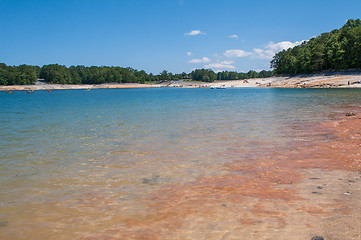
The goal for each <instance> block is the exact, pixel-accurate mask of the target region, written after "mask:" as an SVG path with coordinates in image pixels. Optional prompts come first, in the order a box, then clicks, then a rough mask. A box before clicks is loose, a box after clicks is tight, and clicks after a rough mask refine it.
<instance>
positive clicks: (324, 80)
mask: <svg viewBox="0 0 361 240" xmlns="http://www.w3.org/2000/svg"><path fill="white" fill-rule="evenodd" d="M149 87H151V88H157V87H176V88H202V87H203V88H243V87H275V88H359V87H361V73H360V72H335V73H324V74H310V75H297V76H292V77H289V76H287V77H270V78H254V79H247V80H230V81H216V82H213V83H206V82H189V81H165V82H162V83H157V84H138V83H104V84H93V85H92V84H78V85H75V84H47V83H44V82H42V81H38V82H37V83H36V84H35V85H14V86H0V91H21V90H56V89H98V88H149Z"/></svg>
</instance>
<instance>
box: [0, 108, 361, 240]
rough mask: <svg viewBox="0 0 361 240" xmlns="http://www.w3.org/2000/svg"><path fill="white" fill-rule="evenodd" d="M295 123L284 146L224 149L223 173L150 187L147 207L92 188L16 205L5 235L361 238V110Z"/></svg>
mask: <svg viewBox="0 0 361 240" xmlns="http://www.w3.org/2000/svg"><path fill="white" fill-rule="evenodd" d="M345 111H355V112H360V109H345ZM293 127H294V128H295V129H297V130H298V131H295V133H294V134H295V135H294V136H292V137H293V141H292V142H289V143H287V144H286V145H285V146H274V145H273V144H270V143H261V142H254V143H253V144H254V145H257V144H258V145H260V146H262V151H260V152H247V151H246V150H244V148H242V146H237V145H236V144H235V145H234V146H230V151H229V152H227V153H226V156H224V155H223V156H220V157H223V158H229V159H237V158H239V159H240V160H232V161H231V162H227V163H224V164H222V165H221V166H218V167H219V168H220V170H221V171H219V173H218V174H213V175H211V176H208V175H207V176H205V177H199V178H197V179H196V180H193V181H189V182H184V183H170V184H167V185H162V186H161V187H157V186H156V185H154V188H153V191H149V193H145V194H142V195H141V197H140V198H139V199H138V201H137V203H136V204H139V206H141V207H140V208H141V209H144V211H143V212H142V213H139V212H137V211H134V208H133V207H134V206H129V207H128V206H127V202H126V199H125V200H124V204H123V203H122V199H119V198H118V199H117V200H115V198H114V197H113V196H109V195H108V194H106V193H104V192H102V191H101V190H99V191H93V192H92V193H89V194H88V195H86V196H85V195H79V197H78V198H77V199H75V200H74V199H71V200H67V198H66V197H64V198H63V199H61V201H54V202H51V201H47V202H46V203H44V202H38V203H34V204H33V206H32V207H31V208H32V210H31V211H30V210H29V206H27V207H26V208H25V209H22V210H19V209H17V211H20V212H22V214H23V216H22V217H23V219H24V222H21V221H20V222H19V221H18V222H17V224H16V225H12V223H11V218H10V220H9V222H2V223H1V226H0V238H1V239H250V240H252V239H311V238H312V237H313V236H316V235H317V236H323V237H324V238H325V239H361V213H360V209H361V201H360V199H361V189H360V186H361V185H360V183H361V174H360V171H361V157H360V154H361V151H360V147H361V115H360V114H357V115H356V116H350V117H344V116H342V117H338V118H337V119H336V118H335V119H334V121H332V122H327V123H318V124H295V125H294V126H293ZM238 149H239V150H238ZM156 178H157V177H156V176H155V177H154V178H150V179H144V181H143V182H144V184H152V183H153V181H156ZM44 184H46V183H44ZM124 198H126V196H125V197H124ZM74 201H75V202H74ZM133 204H134V203H133ZM80 205H81V206H82V208H77V206H80ZM34 209H35V211H34ZM50 209H51V211H49V210H50ZM7 211H9V212H11V206H10V204H9V208H8V209H7ZM47 213H48V214H47ZM0 214H1V213H0ZM18 217H19V216H17V218H18ZM29 219H32V222H29Z"/></svg>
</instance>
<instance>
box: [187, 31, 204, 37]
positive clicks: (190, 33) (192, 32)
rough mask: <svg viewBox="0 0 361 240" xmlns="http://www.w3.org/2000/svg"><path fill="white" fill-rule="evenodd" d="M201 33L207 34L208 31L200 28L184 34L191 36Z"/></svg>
mask: <svg viewBox="0 0 361 240" xmlns="http://www.w3.org/2000/svg"><path fill="white" fill-rule="evenodd" d="M200 34H206V33H204V32H201V31H200V30H192V31H190V32H189V33H184V35H189V36H196V35H200Z"/></svg>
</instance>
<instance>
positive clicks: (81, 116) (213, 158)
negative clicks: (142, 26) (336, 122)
mask: <svg viewBox="0 0 361 240" xmlns="http://www.w3.org/2000/svg"><path fill="white" fill-rule="evenodd" d="M360 93H361V91H360V90H358V89H273V88H244V89H242V88H231V89H172V88H140V89H97V90H91V91H84V90H54V91H52V92H46V91H35V92H34V93H33V94H27V93H26V92H25V91H18V92H16V93H13V94H8V93H6V92H0V182H1V185H0V238H1V239H106V237H107V236H108V237H109V236H113V237H114V236H118V237H119V239H125V238H127V239H134V238H136V237H137V236H138V237H139V236H142V237H140V238H143V239H156V238H157V234H158V233H159V234H163V235H162V236H163V237H164V236H165V237H164V238H165V239H167V237H166V236H170V235H169V234H170V232H172V231H173V230H172V227H170V226H168V225H167V222H172V224H175V225H174V226H179V227H183V228H184V229H188V230H189V229H192V228H191V227H190V226H189V227H187V226H186V225H185V223H184V220H185V219H186V218H187V217H189V216H192V214H193V208H192V207H191V206H193V207H194V206H198V205H199V204H200V205H201V204H202V203H201V202H199V201H198V200H199V199H203V198H202V197H199V196H198V195H197V194H194V193H191V194H189V195H188V194H187V189H189V188H192V187H191V186H195V185H197V187H199V186H203V185H204V184H205V182H207V181H208V180H207V179H219V177H220V176H225V175H227V174H228V172H229V169H228V168H227V167H226V166H228V165H229V164H231V163H232V162H234V161H237V162H242V161H244V162H250V161H253V160H254V159H260V158H262V157H265V156H268V155H269V154H272V153H274V152H275V151H277V149H286V148H288V147H289V146H291V145H292V144H290V143H292V142H294V141H295V140H300V139H302V144H313V143H314V142H313V141H316V140H317V141H323V140H325V141H326V140H327V138H328V137H329V136H325V133H324V132H323V131H320V132H317V131H316V132H315V135H312V136H311V135H310V133H309V132H308V131H307V128H315V129H317V127H315V126H317V124H319V123H320V122H327V121H329V120H330V119H332V118H333V117H334V116H338V115H342V114H344V112H345V108H352V107H356V106H359V105H360V103H361V94H360ZM315 139H316V140H315ZM252 171H253V170H250V169H249V168H247V169H246V170H242V171H238V172H237V174H238V175H242V176H243V177H244V176H247V179H252V176H253V175H252V174H253V172H252ZM217 184H219V182H218V183H217ZM222 187H224V186H222ZM180 188H182V190H179V189H180ZM202 191H203V190H200V191H199V194H200V195H202ZM213 195H214V199H217V197H219V198H221V197H222V196H218V195H220V194H219V192H214V194H213ZM164 196H167V197H164ZM187 196H190V197H191V198H192V199H193V200H192V201H193V202H188V204H187V206H186V207H185V206H184V205H182V208H183V209H186V210H184V212H182V214H180V213H179V214H178V213H175V212H174V211H168V210H165V209H166V208H165V207H164V206H168V207H169V206H171V207H174V206H172V203H174V204H176V203H178V201H179V199H180V198H186V197H187ZM249 197H255V196H253V195H252V196H251V195H249ZM187 201H188V200H187ZM213 203H214V202H210V203H209V207H210V209H211V208H212V206H213V205H212V204H213ZM192 204H193V205H192ZM227 204H228V203H227ZM227 204H225V203H224V204H223V205H224V206H226V205H227ZM228 205H229V204H228ZM191 209H192V210H191ZM168 220H169V221H168ZM170 220H171V221H170ZM204 221H207V220H204ZM211 227H212V226H209V229H211ZM152 228H153V232H151V231H150V230H152ZM158 228H159V229H161V230H159V231H157V230H156V229H158ZM167 229H168V230H167ZM189 231H191V230H189ZM139 234H143V235H139ZM107 239H108V238H107ZM169 239H170V238H169Z"/></svg>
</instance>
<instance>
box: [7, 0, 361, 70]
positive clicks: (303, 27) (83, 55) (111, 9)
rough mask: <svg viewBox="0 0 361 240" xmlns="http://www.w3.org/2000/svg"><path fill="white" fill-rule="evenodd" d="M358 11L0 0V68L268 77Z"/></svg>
mask: <svg viewBox="0 0 361 240" xmlns="http://www.w3.org/2000/svg"><path fill="white" fill-rule="evenodd" d="M360 9H361V1H360V0H347V1H339V0H337V1H335V0H303V1H299V0H297V1H293V0H273V1H271V0H253V1H242V0H102V1H100V0H73V1H71V0H62V1H58V0H57V1H53V0H0V62H1V63H5V64H7V65H20V64H29V65H38V66H43V65H47V64H54V63H57V64H61V65H66V66H68V67H69V66H71V65H84V66H121V67H132V68H134V69H138V70H145V71H146V72H147V73H153V74H159V73H160V72H162V71H163V70H167V71H168V72H172V73H182V72H186V73H189V72H191V71H192V70H194V69H200V68H207V69H212V70H214V71H216V72H218V71H224V70H228V71H237V72H248V71H249V70H255V71H261V70H269V69H270V61H271V60H272V57H273V56H274V54H275V53H276V52H278V51H281V50H282V49H287V48H289V47H293V46H295V45H297V44H300V43H301V42H302V41H305V40H309V39H310V38H312V37H315V36H318V35H320V34H321V33H323V32H329V31H332V30H333V29H338V28H340V27H342V25H344V24H345V23H346V21H347V20H348V19H357V18H361V16H360V15H361V11H360Z"/></svg>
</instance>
